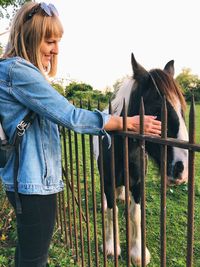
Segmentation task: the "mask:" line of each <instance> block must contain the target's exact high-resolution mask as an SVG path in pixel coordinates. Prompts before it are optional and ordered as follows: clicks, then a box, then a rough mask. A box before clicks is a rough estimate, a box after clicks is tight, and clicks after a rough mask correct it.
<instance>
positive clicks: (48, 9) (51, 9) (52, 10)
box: [27, 2, 58, 20]
mask: <svg viewBox="0 0 200 267" xmlns="http://www.w3.org/2000/svg"><path fill="white" fill-rule="evenodd" d="M40 9H42V10H43V11H44V13H45V15H47V16H49V17H52V16H53V15H55V16H58V10H57V9H56V7H55V6H54V5H53V4H48V5H47V4H46V3H44V2H42V3H40V4H39V5H38V6H37V7H35V8H33V9H32V10H31V11H30V12H29V14H28V16H27V20H29V19H31V18H32V17H33V16H34V15H35V14H36V13H37V12H38V11H39V10H40Z"/></svg>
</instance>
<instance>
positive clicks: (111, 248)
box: [101, 242, 121, 257]
mask: <svg viewBox="0 0 200 267" xmlns="http://www.w3.org/2000/svg"><path fill="white" fill-rule="evenodd" d="M101 249H102V251H103V245H102V246H101ZM120 254H121V248H120V246H119V245H118V246H117V256H118V257H119V256H120ZM106 255H109V256H113V257H114V255H115V251H114V244H113V242H106Z"/></svg>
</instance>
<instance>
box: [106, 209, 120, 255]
mask: <svg viewBox="0 0 200 267" xmlns="http://www.w3.org/2000/svg"><path fill="white" fill-rule="evenodd" d="M106 217H107V220H106V229H105V234H106V253H107V255H114V233H113V209H109V208H108V209H107V213H106ZM116 237H117V239H116V240H117V255H120V253H121V248H120V243H119V228H118V207H117V206H116Z"/></svg>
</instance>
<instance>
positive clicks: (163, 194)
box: [160, 97, 167, 267]
mask: <svg viewBox="0 0 200 267" xmlns="http://www.w3.org/2000/svg"><path fill="white" fill-rule="evenodd" d="M161 113H162V118H161V121H162V132H161V138H163V139H166V138H167V106H166V99H165V97H164V98H163V103H162V112H161ZM160 156H161V189H160V190H161V203H160V207H161V210H160V216H161V217H160V221H161V225H160V240H161V254H160V262H161V267H166V192H167V177H166V170H167V146H166V145H162V146H161V155H160Z"/></svg>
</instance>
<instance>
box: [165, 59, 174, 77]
mask: <svg viewBox="0 0 200 267" xmlns="http://www.w3.org/2000/svg"><path fill="white" fill-rule="evenodd" d="M164 71H166V72H167V73H168V74H169V75H171V76H172V77H174V73H175V70H174V60H171V61H169V62H168V63H167V64H166V65H165V67H164Z"/></svg>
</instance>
